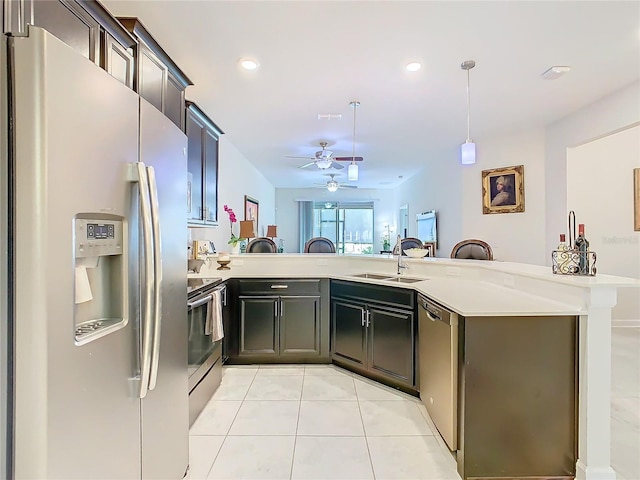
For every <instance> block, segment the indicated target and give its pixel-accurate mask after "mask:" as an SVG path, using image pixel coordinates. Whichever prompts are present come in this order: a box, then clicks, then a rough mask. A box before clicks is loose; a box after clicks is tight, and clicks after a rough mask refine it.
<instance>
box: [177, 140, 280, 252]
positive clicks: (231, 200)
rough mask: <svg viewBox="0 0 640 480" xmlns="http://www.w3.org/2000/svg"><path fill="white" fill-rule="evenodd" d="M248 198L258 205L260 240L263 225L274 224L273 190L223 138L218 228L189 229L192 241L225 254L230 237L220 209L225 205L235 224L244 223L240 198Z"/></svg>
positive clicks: (237, 229)
mask: <svg viewBox="0 0 640 480" xmlns="http://www.w3.org/2000/svg"><path fill="white" fill-rule="evenodd" d="M245 195H249V196H250V197H253V198H255V199H256V200H258V202H259V210H258V222H259V223H258V232H256V233H257V234H258V235H259V236H263V235H264V233H266V231H267V225H272V224H274V222H275V220H276V218H275V208H276V199H275V188H274V186H273V185H272V184H271V183H269V181H268V180H267V179H266V178H265V177H264V176H263V175H262V173H260V172H259V171H258V170H256V168H255V167H254V166H253V164H252V163H251V162H249V161H248V160H247V159H246V158H245V157H244V156H243V155H242V154H241V153H240V152H239V151H238V150H237V149H236V147H234V146H233V144H232V143H231V142H230V141H229V140H228V139H227V137H226V136H225V135H222V136H221V137H220V155H219V163H218V226H217V227H207V228H190V229H189V231H190V235H191V239H192V240H212V241H213V242H214V244H215V246H216V250H217V251H218V252H224V251H228V250H229V246H228V245H227V242H228V240H229V238H230V237H231V230H230V227H229V216H228V215H227V213H226V212H225V211H224V209H223V206H224V205H228V206H229V207H230V208H232V209H233V211H234V212H235V214H236V216H237V218H238V221H240V220H244V196H245ZM233 232H234V233H235V234H236V236H237V235H238V234H239V233H240V224H239V223H235V224H234V227H233Z"/></svg>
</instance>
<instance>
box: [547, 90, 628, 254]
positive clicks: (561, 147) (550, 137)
mask: <svg viewBox="0 0 640 480" xmlns="http://www.w3.org/2000/svg"><path fill="white" fill-rule="evenodd" d="M638 122H640V82H636V83H633V84H631V85H629V86H628V87H626V88H623V89H621V90H619V91H617V92H614V93H613V94H611V95H608V96H606V97H604V98H602V99H600V100H599V101H597V102H595V103H593V104H591V105H589V106H587V107H585V108H583V109H581V110H578V111H577V112H575V113H574V114H572V115H569V116H567V117H565V118H563V119H562V120H560V121H558V122H556V123H554V124H551V125H549V126H548V127H547V129H546V133H545V134H546V153H545V162H546V163H545V183H546V185H547V204H546V213H545V218H546V225H547V234H546V250H547V251H551V250H552V249H553V248H555V246H556V245H557V243H558V233H560V232H564V231H566V229H567V227H566V225H567V213H568V209H567V161H566V155H567V148H569V147H575V146H578V145H581V144H584V143H587V142H590V141H593V140H595V139H598V138H601V137H604V136H606V135H610V134H612V133H615V132H617V131H620V130H622V129H625V128H628V127H630V126H632V125H634V124H636V123H638ZM615 160H616V159H614V158H608V159H607V163H610V162H615ZM603 167H604V165H603ZM606 171H607V170H604V169H602V168H601V169H598V170H597V173H594V175H596V176H597V175H598V174H602V173H603V172H606ZM547 264H548V265H550V264H551V260H550V259H549V260H548V261H547Z"/></svg>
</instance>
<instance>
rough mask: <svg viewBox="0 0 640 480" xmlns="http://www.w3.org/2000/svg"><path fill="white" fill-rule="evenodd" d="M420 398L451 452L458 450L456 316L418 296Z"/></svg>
mask: <svg viewBox="0 0 640 480" xmlns="http://www.w3.org/2000/svg"><path fill="white" fill-rule="evenodd" d="M418 303H419V315H418V339H419V344H420V346H419V348H420V350H419V355H420V356H419V362H420V398H421V399H422V403H424V405H425V407H426V408H427V411H428V412H429V416H430V417H431V419H432V420H433V423H434V424H435V425H436V427H437V428H438V431H439V432H440V435H442V438H443V439H444V441H445V442H446V443H447V445H448V446H449V449H451V450H452V451H455V450H457V448H458V315H457V314H456V313H453V312H451V311H449V310H446V309H445V308H443V307H441V306H440V305H438V304H437V303H435V302H433V301H432V300H429V299H427V298H426V297H424V296H422V295H418Z"/></svg>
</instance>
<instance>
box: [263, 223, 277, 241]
mask: <svg viewBox="0 0 640 480" xmlns="http://www.w3.org/2000/svg"><path fill="white" fill-rule="evenodd" d="M266 236H267V237H269V238H271V240H273V238H274V237H277V236H278V226H277V225H267V235H266Z"/></svg>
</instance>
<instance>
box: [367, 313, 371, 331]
mask: <svg viewBox="0 0 640 480" xmlns="http://www.w3.org/2000/svg"><path fill="white" fill-rule="evenodd" d="M370 316H371V312H370V311H369V310H367V328H369V324H370V323H371V321H370V320H369V317H370Z"/></svg>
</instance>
